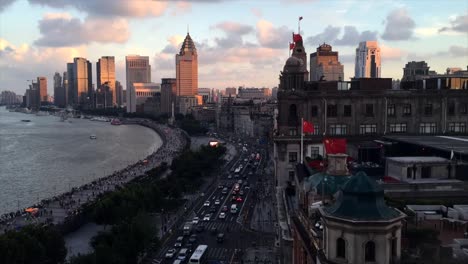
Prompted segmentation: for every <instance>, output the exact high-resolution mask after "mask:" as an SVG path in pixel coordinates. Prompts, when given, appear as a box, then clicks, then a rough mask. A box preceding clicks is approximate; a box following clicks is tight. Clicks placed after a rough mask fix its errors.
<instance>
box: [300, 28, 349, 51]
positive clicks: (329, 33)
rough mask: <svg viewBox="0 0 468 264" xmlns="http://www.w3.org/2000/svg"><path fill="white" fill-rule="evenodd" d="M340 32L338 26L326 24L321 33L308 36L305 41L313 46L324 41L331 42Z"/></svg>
mask: <svg viewBox="0 0 468 264" xmlns="http://www.w3.org/2000/svg"><path fill="white" fill-rule="evenodd" d="M340 32H341V28H340V27H333V26H331V25H328V26H327V27H326V28H325V29H324V30H323V32H322V33H319V34H317V35H314V36H310V37H308V38H307V39H306V42H307V43H309V44H310V45H313V46H318V45H320V44H322V43H324V42H326V43H331V44H333V43H334V42H335V40H336V39H337V38H338V35H339V34H340Z"/></svg>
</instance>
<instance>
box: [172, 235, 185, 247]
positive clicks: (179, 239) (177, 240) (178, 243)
mask: <svg viewBox="0 0 468 264" xmlns="http://www.w3.org/2000/svg"><path fill="white" fill-rule="evenodd" d="M183 241H184V237H182V236H180V237H177V239H176V242H175V244H174V247H175V248H181V247H182V242H183Z"/></svg>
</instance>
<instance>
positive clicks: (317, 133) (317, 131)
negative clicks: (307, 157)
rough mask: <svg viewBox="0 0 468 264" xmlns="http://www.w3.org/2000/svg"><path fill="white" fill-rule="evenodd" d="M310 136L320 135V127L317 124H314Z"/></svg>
mask: <svg viewBox="0 0 468 264" xmlns="http://www.w3.org/2000/svg"><path fill="white" fill-rule="evenodd" d="M312 135H320V126H319V125H317V124H314V133H312Z"/></svg>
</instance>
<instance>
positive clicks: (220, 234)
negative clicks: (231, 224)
mask: <svg viewBox="0 0 468 264" xmlns="http://www.w3.org/2000/svg"><path fill="white" fill-rule="evenodd" d="M223 241H224V233H219V234H218V235H217V236H216V242H218V243H223Z"/></svg>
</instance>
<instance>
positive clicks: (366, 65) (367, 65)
mask: <svg viewBox="0 0 468 264" xmlns="http://www.w3.org/2000/svg"><path fill="white" fill-rule="evenodd" d="M354 67H355V70H354V77H355V78H380V71H381V68H380V47H379V44H378V43H377V41H363V42H360V43H359V47H358V48H357V49H356V64H355V66H354Z"/></svg>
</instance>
